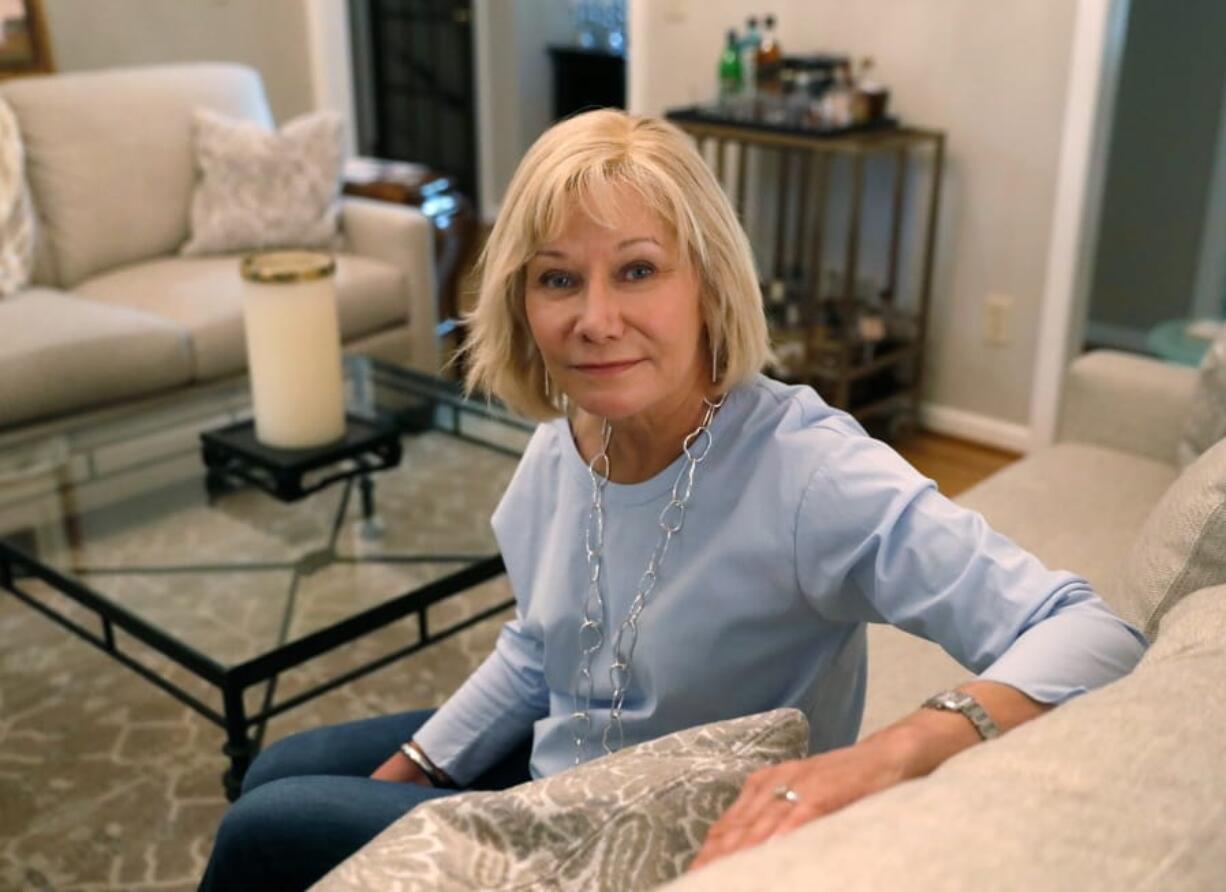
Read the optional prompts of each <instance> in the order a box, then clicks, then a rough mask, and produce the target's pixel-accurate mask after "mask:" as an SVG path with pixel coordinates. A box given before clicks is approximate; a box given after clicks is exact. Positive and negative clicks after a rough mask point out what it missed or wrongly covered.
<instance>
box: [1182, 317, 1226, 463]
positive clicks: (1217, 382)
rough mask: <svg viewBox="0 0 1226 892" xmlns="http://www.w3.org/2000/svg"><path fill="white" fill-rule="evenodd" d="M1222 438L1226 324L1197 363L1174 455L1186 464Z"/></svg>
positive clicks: (1225, 400)
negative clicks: (1198, 366) (1193, 384)
mask: <svg viewBox="0 0 1226 892" xmlns="http://www.w3.org/2000/svg"><path fill="white" fill-rule="evenodd" d="M1223 437H1226V327H1223V328H1222V331H1221V332H1220V333H1219V334H1218V336H1217V337H1216V338H1214V340H1213V343H1212V344H1211V345H1210V346H1209V352H1207V353H1206V354H1205V359H1204V361H1203V362H1201V364H1200V374H1199V375H1198V376H1197V379H1196V390H1195V391H1194V392H1193V394H1192V407H1191V410H1190V411H1189V412H1188V420H1187V422H1186V424H1185V425H1184V429H1183V436H1182V438H1180V440H1179V446H1178V449H1177V451H1176V455H1175V457H1176V458H1177V459H1178V461H1179V463H1180V464H1181V465H1183V466H1185V467H1186V466H1188V465H1190V464H1191V463H1192V462H1194V461H1196V459H1197V457H1198V456H1199V455H1201V453H1203V452H1204V451H1205V450H1207V449H1208V448H1209V447H1210V446H1212V445H1213V444H1214V443H1216V442H1218V441H1219V440H1221V439H1222V438H1223Z"/></svg>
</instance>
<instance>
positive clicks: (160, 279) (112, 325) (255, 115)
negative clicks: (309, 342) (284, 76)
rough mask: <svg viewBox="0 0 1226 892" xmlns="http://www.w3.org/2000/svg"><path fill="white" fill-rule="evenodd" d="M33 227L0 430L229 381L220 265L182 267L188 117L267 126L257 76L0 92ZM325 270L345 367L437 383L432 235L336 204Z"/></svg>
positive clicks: (231, 295)
mask: <svg viewBox="0 0 1226 892" xmlns="http://www.w3.org/2000/svg"><path fill="white" fill-rule="evenodd" d="M0 96H2V97H3V98H4V99H5V100H7V101H8V103H9V104H10V105H11V106H12V108H13V111H14V112H15V114H16V116H17V120H18V124H19V127H20V129H21V134H22V141H23V143H24V146H25V151H26V176H27V179H28V181H29V184H30V189H31V194H32V196H33V200H34V206H35V210H36V213H37V217H38V234H37V237H36V262H35V273H34V281H33V283H32V285H31V287H30V288H29V289H27V290H26V291H24V292H22V293H19V294H17V295H15V296H13V297H10V298H8V299H5V300H0V429H5V428H12V427H14V426H18V425H22V424H25V423H27V422H29V421H32V420H34V419H45V418H49V417H55V416H61V415H64V414H67V413H74V412H77V411H80V410H83V409H86V408H92V407H94V406H98V405H100V404H109V403H115V402H120V401H125V400H130V399H134V398H137V397H141V396H145V395H147V394H152V393H155V392H163V391H166V390H169V389H173V388H179V387H191V386H194V385H198V384H202V383H205V382H208V381H212V380H215V379H218V378H222V377H226V376H230V375H235V374H239V373H241V372H242V371H243V370H244V368H245V362H246V357H245V350H244V344H243V330H242V313H241V303H240V295H241V280H240V278H239V275H238V264H237V259H236V258H235V257H181V256H179V255H178V253H177V251H178V248H179V246H180V245H181V244H182V243H183V242H184V241H185V240H186V239H187V237H188V234H189V211H190V205H191V197H192V192H193V188H194V185H195V176H196V173H195V163H194V159H193V154H192V147H191V132H192V113H193V111H194V109H195V108H197V107H207V108H211V109H214V110H216V111H218V112H221V113H223V114H227V115H230V116H233V117H238V118H244V119H247V120H252V121H257V122H260V123H262V124H264V125H265V126H268V127H272V126H273V122H272V116H271V113H270V111H269V108H268V102H267V99H266V98H265V95H264V89H263V85H262V84H261V82H260V78H259V75H258V74H257V73H256V72H255V71H253V70H251V69H249V68H245V67H242V66H237V65H229V64H197V65H176V66H157V67H148V68H130V69H114V70H106V71H99V72H86V73H77V74H63V75H54V76H49V77H38V78H28V79H22V80H17V81H9V82H6V83H4V84H2V85H0ZM341 230H342V231H341V246H340V250H339V252H338V255H337V294H338V304H339V310H340V324H341V336H342V339H343V341H344V343H345V348H346V350H347V351H359V352H364V353H370V354H374V355H377V356H380V357H382V358H385V359H391V360H394V361H399V362H403V363H405V364H409V365H412V366H414V367H417V368H420V369H422V370H425V371H436V370H437V368H438V362H439V359H438V349H437V345H436V341H435V335H434V332H435V328H436V326H437V324H438V310H437V295H436V288H435V272H434V251H433V230H432V228H431V226H430V223H429V221H428V220H427V219H426V218H425V217H424V216H423V215H422V214H420V213H419V212H418V211H416V210H414V209H412V208H409V207H405V206H400V205H390V204H381V203H378V202H373V201H369V200H364V199H345V200H344V201H343V204H342V213H341Z"/></svg>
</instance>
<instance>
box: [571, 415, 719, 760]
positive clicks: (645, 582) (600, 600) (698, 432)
mask: <svg viewBox="0 0 1226 892" xmlns="http://www.w3.org/2000/svg"><path fill="white" fill-rule="evenodd" d="M726 398H727V394H724V395H723V396H721V397H720V398H719V400H718V401H715V402H712V401H711V400H707V399H704V400H703V405H704V411H703V416H702V421H701V422H700V423H699V425H698V427H697V428H695V429H694V430H693V431H691V432H690V433H689V434H688V435H687V436H686V438H685V440H684V441H683V442H682V447H681V448H682V452H683V454H684V455H685V459H686V461H685V465H684V466H683V467H682V469H681V471H680V473H678V474H677V478H676V479H675V480H674V481H673V487H672V493H671V497H670V499H669V502H668V504H666V505H665V506H664V508H663V510H661V512H660V516H659V521H658V524H659V527H660V539H659V540H658V541H657V543H656V547H655V548H654V549H653V551H652V554H651V558H650V559H649V560H648V562H647V568H646V569H645V570H644V571H643V575H642V576H641V577H640V578H639V583H638V587H637V589H636V591H635V594H634V598H633V599H632V600H631V602H630V607H629V609H628V610H627V611H626V618H625V619H624V620H623V621H622V623H621V625H620V626H619V627H618V629H617V634H616V635H614V637H613V656H612V661H611V663H610V665H609V686H610V688H611V695H610V702H609V724H607V725H606V726H605V728H604V731H603V733H602V734H601V745H602V747H603V749H604V752H605V753H612V752H614V751H615V750H618V749H621V748H622V746H623V745H624V744H625V729H624V727H623V725H622V712H623V710H624V708H625V704H626V693H627V692H628V691H629V689H630V681H631V666H632V665H633V661H634V649H635V646H636V645H637V644H638V635H639V630H638V621H639V617H640V616H642V614H643V611H644V610H645V609H646V607H647V602H648V599H649V598H650V597H651V594H652V592H654V591H655V587H656V583H657V582H658V581H659V574H660V568H661V566H662V565H663V563H664V558H665V557H666V556H667V554H668V549H669V545H670V544H671V543H672V540H673V537H674V536H676V535H677V534H679V533H680V532H681V528H682V526H683V525H684V523H685V512H686V509H687V508H688V507H689V503H690V497H691V496H692V495H693V493H694V473H695V471H696V470H697V468H698V465H699V464H701V463H702V462H703V461H704V460H705V459H706V458H707V456H708V455H709V454H710V452H711V447H712V446H713V445H714V442H715V440H714V437H713V435H712V434H711V422H712V420H713V419H714V418H715V413H716V412H717V411H719V409H720V407H722V406H723V405H724V400H725V399H726ZM612 436H613V428H612V425H610V424H609V421H608V419H605V421H604V424H603V426H602V428H601V447H600V452H599V453H597V454H596V455H594V456H592V460H591V461H589V462H588V474H589V476H590V477H591V480H592V502H591V508H590V509H589V511H588V520H587V528H586V530H585V531H584V550H585V552H586V554H587V561H588V590H587V593H586V595H585V596H584V600H583V622H582V623H581V624H580V626H579V651H580V665H579V668H578V670H577V671H576V673H575V683H574V690H573V692H572V693H573V697H574V701H575V712H573V713H572V714H571V718H572V721H573V725H574V739H575V764H576V765H578V764H579V763H580V762H582V761H583V756H584V753H585V751H586V749H587V744H588V739H589V737H590V736H591V730H592V725H593V722H592V699H593V697H594V695H595V686H596V683H595V679H594V678H593V676H592V663H593V660H594V659H595V655H596V653H597V652H598V651H599V650H600V649H601V648H602V647H603V646H604V641H605V635H604V626H603V622H604V615H605V600H604V595H603V593H602V592H601V577H602V576H603V573H602V571H601V567H602V566H603V562H604V530H605V526H604V520H605V518H604V491H605V487H606V486H607V485H608V482H609V469H610V464H609V443H610V441H611V440H612Z"/></svg>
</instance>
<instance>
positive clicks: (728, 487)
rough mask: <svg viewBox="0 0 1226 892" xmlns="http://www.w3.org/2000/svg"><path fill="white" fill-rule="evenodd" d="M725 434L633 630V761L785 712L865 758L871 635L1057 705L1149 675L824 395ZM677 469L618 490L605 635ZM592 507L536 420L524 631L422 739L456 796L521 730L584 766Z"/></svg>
mask: <svg viewBox="0 0 1226 892" xmlns="http://www.w3.org/2000/svg"><path fill="white" fill-rule="evenodd" d="M712 435H713V446H712V448H711V450H710V453H709V457H708V459H707V460H706V461H704V462H703V463H702V464H701V465H700V466H699V468H698V471H697V474H696V479H695V484H694V494H693V497H692V500H691V503H690V508H689V510H688V511H687V512H686V517H685V525H684V528H683V529H682V531H681V532H680V534H679V535H678V537H677V538H676V539H675V540H674V541H673V543H672V545H671V546H670V550H669V553H668V556H667V559H666V561H665V564H664V567H663V571H662V573H661V575H660V579H659V582H658V584H657V586H656V589H655V592H654V593H653V595H652V598H651V600H650V602H649V604H648V606H647V609H646V610H645V611H644V613H643V616H642V618H641V619H640V622H639V638H638V644H637V648H636V650H635V654H634V662H633V667H632V680H631V686H630V690H629V693H628V695H627V697H626V703H625V711H624V715H623V725H624V733H625V745H627V746H629V745H632V744H634V743H638V742H641V741H644V740H649V739H651V738H654V737H658V736H660V735H663V734H667V733H669V732H672V731H676V730H678V729H681V728H686V727H690V726H693V725H698V724H703V723H705V722H712V721H717V720H720V719H726V718H731V717H734V716H742V715H748V714H751V713H756V712H761V711H764V710H768V709H773V708H776V707H781V706H794V707H796V708H798V709H800V710H802V711H803V712H805V713H806V714H807V715H808V716H809V720H810V724H811V728H812V732H811V740H810V745H811V750H812V751H813V752H820V751H822V750H826V749H831V748H834V747H839V746H846V745H849V744H851V743H853V742H854V741H855V740H856V737H857V734H858V731H859V726H860V719H861V715H862V713H863V708H864V691H865V679H866V674H867V660H866V653H865V625H864V624H865V623H869V622H886V623H891V624H893V625H895V626H898V627H900V628H902V629H905V630H906V631H908V632H912V633H914V634H916V635H920V636H922V637H924V638H927V639H929V640H932V641H935V642H937V643H938V644H940V645H941V646H942V647H943V648H944V649H945V650H946V651H948V652H949V653H950V655H952V656H953V657H954V658H955V659H956V660H958V662H959V663H961V664H962V665H964V666H966V667H967V668H968V669H970V670H971V671H973V672H975V673H978V674H979V677H980V678H982V679H987V680H992V681H998V682H1004V683H1007V684H1010V685H1012V686H1014V687H1016V688H1018V689H1020V690H1022V691H1024V692H1025V693H1027V694H1029V695H1030V696H1031V697H1033V698H1035V699H1036V700H1040V701H1042V702H1047V703H1060V702H1062V701H1064V700H1067V699H1068V698H1070V697H1073V696H1074V695H1076V694H1079V693H1083V692H1085V691H1087V690H1089V689H1091V688H1095V687H1099V686H1101V685H1104V684H1107V683H1108V682H1111V681H1113V680H1115V679H1117V678H1119V677H1120V676H1122V675H1124V674H1125V673H1127V672H1128V671H1129V670H1131V669H1132V667H1133V666H1134V665H1135V664H1136V663H1137V661H1138V660H1139V659H1140V657H1141V654H1142V653H1143V651H1144V649H1145V647H1146V641H1145V638H1144V637H1143V636H1142V634H1141V633H1140V632H1139V631H1137V630H1136V629H1135V628H1133V627H1132V626H1130V625H1128V624H1127V623H1125V622H1124V621H1122V620H1121V619H1119V618H1118V617H1117V616H1115V614H1113V613H1112V612H1111V610H1110V609H1109V608H1108V607H1107V606H1106V605H1105V604H1104V603H1103V602H1102V601H1101V600H1100V599H1099V598H1098V597H1097V596H1096V595H1095V594H1094V592H1093V591H1092V590H1091V588H1090V586H1089V584H1088V583H1087V582H1086V581H1085V580H1084V579H1082V578H1080V577H1078V576H1075V575H1073V574H1072V573H1067V572H1062V571H1053V570H1048V569H1047V568H1046V567H1044V566H1043V564H1042V563H1040V562H1039V560H1038V559H1037V558H1035V557H1034V556H1032V555H1031V554H1029V553H1028V552H1026V551H1023V550H1022V549H1021V548H1019V547H1018V546H1017V545H1015V544H1014V543H1013V542H1012V541H1010V540H1009V539H1007V538H1005V537H1004V536H1002V535H1000V534H998V533H996V532H995V531H993V530H992V529H991V528H990V527H989V526H988V525H987V523H986V522H985V521H984V519H983V517H982V516H981V515H979V514H977V513H975V512H974V511H969V510H967V509H966V508H962V507H959V506H958V505H956V504H954V503H953V502H951V501H949V500H948V499H947V498H945V497H944V496H942V495H941V494H940V493H939V492H938V491H937V489H936V486H935V484H934V483H933V482H932V481H931V480H928V479H927V478H925V477H923V476H921V475H920V474H919V473H917V472H916V471H915V470H914V469H913V468H912V467H911V466H910V465H908V464H907V463H906V462H905V461H904V460H903V459H902V458H900V457H899V456H898V455H897V453H895V452H894V451H893V450H892V449H890V448H889V447H888V446H886V445H885V444H883V443H881V442H879V441H877V440H874V439H872V438H870V437H869V436H868V435H867V434H865V432H864V431H863V429H862V428H861V427H860V426H859V424H857V422H856V421H855V420H854V419H852V418H851V417H850V416H849V415H847V414H846V413H844V412H841V411H838V410H836V409H832V408H831V407H829V406H827V405H826V404H825V403H824V402H823V401H822V399H821V398H820V397H819V396H818V395H817V393H815V392H814V391H813V390H812V389H810V388H808V387H791V386H788V385H784V384H781V383H779V382H777V381H773V380H771V379H769V378H766V377H764V376H758V377H756V378H755V379H754V380H752V381H751V382H750V383H749V384H747V385H745V386H742V387H740V388H737V389H736V390H734V391H733V392H732V393H730V394H729V396H728V399H727V401H726V403H725V404H724V407H723V408H722V409H721V410H720V412H719V413H718V414H717V415H716V417H715V420H714V422H713V424H712ZM683 466H684V461H683V459H681V458H679V459H678V460H677V461H676V462H674V463H673V465H672V466H671V467H669V468H667V469H666V470H664V471H663V472H661V473H660V474H659V475H657V476H656V477H653V478H652V479H651V480H648V481H646V482H644V483H639V484H634V485H631V486H625V485H619V484H615V483H610V484H608V486H607V488H606V491H605V512H606V536H605V567H604V573H605V576H604V578H605V580H606V582H607V587H606V588H605V590H604V596H605V603H606V616H605V628H606V629H607V630H615V629H616V628H617V627H618V626H619V625H620V624H621V622H622V620H623V619H624V618H625V616H626V611H627V608H628V607H629V604H630V601H631V600H632V598H633V597H634V594H635V586H636V584H637V583H638V580H639V577H640V576H641V575H642V572H643V570H644V568H645V567H646V564H647V560H648V557H649V556H650V554H651V552H652V549H653V548H654V547H655V545H656V542H657V539H658V536H659V527H658V525H657V518H658V516H659V514H660V511H661V509H662V508H663V506H664V505H665V504H666V503H667V501H668V497H669V492H670V490H671V487H672V484H673V480H674V479H675V478H676V476H677V474H678V472H679V471H680V470H681V469H682V467H683ZM590 503H591V481H590V478H589V476H588V471H587V465H586V463H585V462H584V461H583V459H582V458H581V456H580V455H579V453H578V451H577V449H576V447H575V444H574V441H573V439H572V437H571V434H570V429H569V426H568V423H567V421H566V420H565V419H558V420H556V421H553V422H550V423H547V424H542V425H540V426H539V427H538V428H537V430H536V432H535V434H534V435H533V437H532V440H531V442H530V443H529V445H528V448H527V450H526V451H525V453H524V456H523V459H522V461H521V462H520V465H519V468H518V470H517V471H516V473H515V476H514V478H513V479H512V481H511V484H510V486H509V487H508V488H507V491H506V493H505V494H504V496H503V498H502V501H501V503H500V504H499V506H498V508H497V509H496V510H495V512H494V516H493V527H494V533H495V535H496V537H497V540H498V544H499V546H500V548H501V550H502V554H503V558H504V560H505V562H506V566H507V573H508V575H509V578H510V584H511V587H512V589H513V590H514V593H515V598H516V604H517V607H516V617H515V619H513V620H512V621H510V622H508V623H507V624H506V626H505V627H504V628H503V630H502V633H501V635H500V637H499V639H498V643H497V646H496V647H495V649H494V652H493V653H492V654H491V655H490V656H489V657H488V658H487V659H486V660H485V662H484V663H483V664H482V665H481V666H480V667H479V668H478V669H477V671H476V672H475V673H473V675H472V677H470V678H469V679H468V680H467V681H466V682H465V683H464V684H463V685H462V686H461V688H460V689H459V690H458V691H457V692H456V693H455V695H454V696H452V697H451V698H450V699H449V700H448V701H447V702H446V703H445V704H444V705H443V706H442V708H440V709H439V711H438V712H437V713H436V714H435V715H434V716H433V717H432V718H431V719H430V721H428V722H427V723H426V724H425V726H423V728H422V729H421V730H420V731H419V732H418V734H417V736H416V739H417V741H418V743H419V744H420V745H421V746H422V748H423V749H424V750H425V751H426V753H428V754H429V755H430V757H431V758H432V759H433V760H434V761H435V762H436V763H437V764H438V765H439V766H440V767H441V768H443V769H444V770H445V771H447V772H448V773H449V774H450V775H451V776H452V777H453V778H454V779H455V780H456V781H457V782H459V783H461V784H463V783H465V782H467V781H470V780H472V779H473V778H475V777H476V776H477V775H479V774H480V773H481V772H482V771H483V770H484V769H486V768H487V767H489V766H491V765H492V764H493V763H494V762H495V761H497V760H498V758H500V757H501V756H502V755H504V754H505V753H507V752H508V751H509V750H510V749H511V748H512V747H513V746H514V745H515V744H516V743H517V742H519V741H522V740H524V739H526V738H527V736H528V735H529V734H530V733H531V734H533V735H534V743H533V751H532V772H533V775H534V776H536V777H541V776H545V775H550V774H553V773H555V772H558V771H562V770H564V769H566V768H568V767H570V766H571V765H573V764H574V759H575V744H574V737H573V733H572V732H573V725H572V724H571V720H570V716H571V714H572V713H573V712H574V710H575V702H574V698H573V697H572V695H571V691H572V690H573V686H574V679H575V672H576V670H577V667H578V665H579V641H578V630H579V623H580V621H581V619H582V615H583V606H582V605H583V598H584V596H585V594H586V591H587V589H586V580H587V577H588V569H587V560H586V556H585V554H584V548H583V535H584V530H585V527H586V523H587V512H588V509H589V505H590ZM1053 510H1058V508H1057V506H1053ZM605 637H606V643H605V646H604V648H603V649H602V650H601V652H599V653H598V654H597V655H596V658H595V660H594V662H593V675H594V677H595V679H596V697H595V700H594V701H593V708H592V719H593V722H594V733H593V735H592V742H591V745H590V746H589V747H588V750H587V752H586V754H585V758H591V757H594V756H596V755H599V754H600V749H599V737H600V732H601V731H602V730H603V728H604V726H605V725H606V724H607V723H608V716H609V712H608V704H609V696H610V693H611V691H610V686H609V676H608V669H609V663H610V651H609V647H610V645H609V642H610V641H611V639H612V637H613V636H612V635H611V634H606V636H605ZM933 693H936V692H935V691H934V692H933ZM917 705H918V704H917ZM900 718H901V716H900Z"/></svg>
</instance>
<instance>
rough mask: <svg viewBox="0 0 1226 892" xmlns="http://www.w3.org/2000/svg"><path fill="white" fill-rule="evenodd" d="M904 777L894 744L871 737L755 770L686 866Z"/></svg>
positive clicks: (745, 845) (755, 841) (764, 837)
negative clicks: (791, 798) (787, 791)
mask: <svg viewBox="0 0 1226 892" xmlns="http://www.w3.org/2000/svg"><path fill="white" fill-rule="evenodd" d="M906 776H907V775H906V772H905V770H904V767H903V763H902V762H901V760H900V759H899V758H897V755H896V753H895V751H894V748H893V747H891V746H890V745H889V744H888V742H886V741H883V740H874V739H872V738H869V739H866V740H864V741H861V742H860V743H858V744H856V745H855V746H850V747H845V748H843V749H837V750H830V751H829V752H825V753H821V754H819V755H816V756H810V757H809V758H807V759H799V760H796V761H792V762H783V763H781V764H779V765H772V766H770V767H769V768H764V769H762V770H761V771H756V772H754V773H753V774H751V775H750V776H749V780H748V781H747V782H746V783H745V788H744V789H743V790H742V791H741V795H740V797H739V798H738V799H737V800H736V802H734V803H733V804H732V807H731V808H729V809H728V811H726V812H724V815H723V817H721V818H720V819H719V820H718V821H716V822H715V824H714V825H713V826H712V827H711V831H710V833H708V834H707V840H706V843H704V844H703V847H702V850H701V851H700V852H699V853H698V856H697V857H696V858H695V859H694V861H693V862H692V863H691V864H690V867H689V869H690V870H693V869H694V868H697V867H702V866H703V865H704V864H707V863H708V862H710V861H714V860H715V859H717V858H722V857H724V856H725V855H730V854H732V853H733V852H737V851H740V850H741V849H747V848H749V847H750V846H755V845H757V844H758V843H760V842H763V841H764V840H767V839H770V838H771V837H772V836H779V835H780V834H783V833H787V832H789V831H791V830H795V829H796V828H797V827H799V826H800V825H801V824H805V823H808V822H809V821H812V820H813V819H815V818H820V817H821V816H822V815H827V814H830V813H831V812H833V811H837V810H838V809H840V808H842V807H843V806H845V805H850V804H851V803H852V802H855V801H856V800H857V799H860V798H862V797H864V796H868V795H869V794H870V793H876V792H877V791H878V790H883V789H885V788H886V787H890V786H893V785H894V784H896V783H898V782H899V781H901V780H903V779H904V778H905V777H906ZM785 788H786V789H791V790H793V791H794V792H795V794H796V797H798V798H797V799H796V800H795V801H794V802H791V801H788V800H787V799H785V798H783V797H782V795H781V793H783V792H784V791H785Z"/></svg>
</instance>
